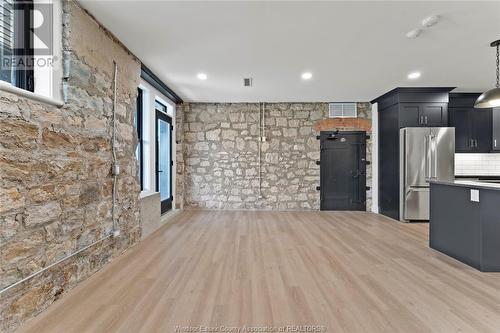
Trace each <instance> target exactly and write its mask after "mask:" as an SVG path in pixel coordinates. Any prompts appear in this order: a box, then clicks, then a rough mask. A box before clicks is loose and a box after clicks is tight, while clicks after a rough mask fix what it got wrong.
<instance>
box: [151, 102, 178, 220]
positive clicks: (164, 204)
mask: <svg viewBox="0 0 500 333" xmlns="http://www.w3.org/2000/svg"><path fill="white" fill-rule="evenodd" d="M159 120H162V121H165V122H167V123H169V124H170V142H169V144H170V163H169V168H170V173H169V174H170V198H168V199H166V200H163V201H161V203H160V205H161V214H164V213H166V212H168V211H169V210H171V209H172V201H173V188H172V183H173V181H172V180H173V175H172V169H173V168H172V166H173V164H174V162H173V152H172V136H173V133H174V127H173V125H172V117H170V116H169V115H167V114H166V113H165V112H163V111H160V110H158V109H157V108H155V142H156V148H155V172H156V192H160V181H159V180H160V177H159V173H160V172H161V171H160V170H159V167H160V164H159V162H160V161H159V147H160V142H159V140H158V121H159ZM160 198H161V195H160ZM160 200H161V199H160Z"/></svg>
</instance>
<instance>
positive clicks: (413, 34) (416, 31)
mask: <svg viewBox="0 0 500 333" xmlns="http://www.w3.org/2000/svg"><path fill="white" fill-rule="evenodd" d="M421 33H422V29H413V30H411V31H408V32H407V33H406V38H408V39H415V38H417V37H418V36H420V34H421Z"/></svg>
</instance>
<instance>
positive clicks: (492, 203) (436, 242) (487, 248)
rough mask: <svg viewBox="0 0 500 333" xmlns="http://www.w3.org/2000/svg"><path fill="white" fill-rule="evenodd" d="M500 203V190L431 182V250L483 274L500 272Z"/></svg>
mask: <svg viewBox="0 0 500 333" xmlns="http://www.w3.org/2000/svg"><path fill="white" fill-rule="evenodd" d="M471 190H474V191H479V192H475V193H472V195H471ZM477 193H479V196H478V198H477V197H476V194H477ZM477 200H479V201H477ZM499 203H500V188H494V187H492V188H491V189H488V188H486V187H471V186H466V185H464V184H454V183H440V182H432V183H431V190H430V221H429V222H430V224H429V245H430V247H431V248H433V249H435V250H437V251H440V252H442V253H444V254H446V255H449V256H450V257H453V258H455V259H457V260H459V261H461V262H463V263H465V264H467V265H469V266H472V267H474V268H476V269H478V270H480V271H483V272H500V205H499Z"/></svg>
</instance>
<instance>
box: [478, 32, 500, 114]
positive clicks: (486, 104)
mask: <svg viewBox="0 0 500 333" xmlns="http://www.w3.org/2000/svg"><path fill="white" fill-rule="evenodd" d="M490 46H491V47H496V48H497V85H496V88H493V89H490V90H488V91H486V92H484V93H482V94H481V96H479V97H478V99H477V100H476V103H475V104H474V107H475V108H478V109H483V108H495V107H500V69H499V67H500V66H499V61H500V60H499V58H500V57H499V54H498V48H499V46H500V39H499V40H496V41H494V42H493V43H491V44H490Z"/></svg>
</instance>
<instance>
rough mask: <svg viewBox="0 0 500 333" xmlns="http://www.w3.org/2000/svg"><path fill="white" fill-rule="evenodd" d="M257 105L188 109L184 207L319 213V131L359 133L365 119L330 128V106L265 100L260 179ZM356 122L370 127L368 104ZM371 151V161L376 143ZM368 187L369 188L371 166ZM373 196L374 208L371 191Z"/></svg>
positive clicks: (185, 111)
mask: <svg viewBox="0 0 500 333" xmlns="http://www.w3.org/2000/svg"><path fill="white" fill-rule="evenodd" d="M259 107H260V106H259V104H258V103H236V104H207V103H191V104H189V105H184V106H183V108H182V112H183V117H182V120H183V125H182V129H183V136H182V139H183V141H184V148H183V150H182V151H183V156H182V157H181V158H182V162H183V169H180V168H178V170H179V171H178V172H179V174H178V178H179V180H178V181H181V180H180V179H182V176H183V179H182V182H183V186H184V191H183V193H184V204H185V207H186V208H203V209H269V210H295V209H297V210H302V209H314V210H315V209H319V192H318V191H317V190H316V186H319V166H317V165H316V163H315V162H316V161H317V160H319V154H320V150H319V141H318V140H317V139H316V135H318V134H319V132H318V131H317V130H328V129H331V130H333V129H335V128H338V129H341V130H342V129H357V128H356V126H357V124H358V123H359V121H358V120H359V119H353V120H352V121H350V122H349V121H347V122H345V123H342V126H341V127H338V126H337V127H335V128H325V126H324V123H322V120H324V119H327V117H328V104H327V103H266V104H265V129H264V133H265V134H264V135H265V136H266V138H267V140H266V142H263V143H262V146H261V147H260V149H261V152H262V155H261V164H260V168H261V174H262V178H261V180H260V181H259V139H258V138H259V126H260V125H259V124H260V123H259V121H260V116H259V112H260V111H259ZM358 117H359V118H361V119H366V120H368V121H365V122H364V123H368V124H369V123H370V121H369V120H370V119H371V106H370V104H369V103H358ZM326 124H328V123H326ZM350 124H354V125H353V126H350ZM365 129H366V128H363V130H365ZM179 132H180V131H179ZM367 147H368V148H367V149H368V154H367V156H368V157H369V158H370V157H371V140H368V142H367ZM181 158H179V157H178V161H181ZM180 170H183V171H180ZM259 183H260V186H261V191H260V192H259ZM367 185H368V186H370V185H371V167H370V166H368V170H367ZM367 197H368V201H367V209H368V210H370V209H371V192H370V191H368V193H367Z"/></svg>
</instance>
